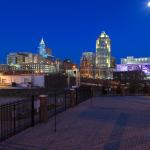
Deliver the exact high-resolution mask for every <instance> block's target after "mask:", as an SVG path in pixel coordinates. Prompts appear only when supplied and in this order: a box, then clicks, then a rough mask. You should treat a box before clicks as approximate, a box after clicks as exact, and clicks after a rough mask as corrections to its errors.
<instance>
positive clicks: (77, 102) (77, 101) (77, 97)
mask: <svg viewBox="0 0 150 150" xmlns="http://www.w3.org/2000/svg"><path fill="white" fill-rule="evenodd" d="M76 105H78V89H77V88H76Z"/></svg>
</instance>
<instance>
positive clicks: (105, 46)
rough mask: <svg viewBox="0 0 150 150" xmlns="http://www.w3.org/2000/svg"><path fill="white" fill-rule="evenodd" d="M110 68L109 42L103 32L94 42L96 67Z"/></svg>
mask: <svg viewBox="0 0 150 150" xmlns="http://www.w3.org/2000/svg"><path fill="white" fill-rule="evenodd" d="M110 66H111V40H110V38H109V36H108V35H107V34H106V33H105V32H104V31H103V32H102V33H101V35H100V36H99V38H98V39H97V41H96V67H98V68H110Z"/></svg>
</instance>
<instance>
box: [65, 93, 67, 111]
mask: <svg viewBox="0 0 150 150" xmlns="http://www.w3.org/2000/svg"><path fill="white" fill-rule="evenodd" d="M66 110H67V99H66V90H65V111H66Z"/></svg>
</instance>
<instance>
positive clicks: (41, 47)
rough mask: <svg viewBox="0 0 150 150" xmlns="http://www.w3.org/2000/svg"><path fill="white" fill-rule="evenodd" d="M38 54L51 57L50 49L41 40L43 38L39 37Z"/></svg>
mask: <svg viewBox="0 0 150 150" xmlns="http://www.w3.org/2000/svg"><path fill="white" fill-rule="evenodd" d="M38 49H39V54H40V56H42V57H43V58H52V57H53V56H52V49H50V48H48V47H46V44H45V42H44V40H43V38H42V39H41V42H40V44H39V47H38Z"/></svg>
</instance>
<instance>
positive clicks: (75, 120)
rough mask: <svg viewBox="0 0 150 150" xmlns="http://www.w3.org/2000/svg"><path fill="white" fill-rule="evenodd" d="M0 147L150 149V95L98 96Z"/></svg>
mask: <svg viewBox="0 0 150 150" xmlns="http://www.w3.org/2000/svg"><path fill="white" fill-rule="evenodd" d="M0 150H150V97H148V96H146V97H144V96H143V97H142V96H133V97H128V96H127V97H97V98H93V99H92V100H87V101H85V102H83V103H81V104H79V105H78V106H77V107H74V108H71V109H69V110H67V111H66V112H63V113H61V114H59V115H58V116H57V132H56V133H55V132H54V118H51V119H50V120H49V121H48V122H47V123H41V124H38V125H36V126H35V127H33V128H29V129H27V130H25V131H23V132H21V133H19V134H18V135H16V136H14V137H12V138H10V139H8V140H6V141H5V142H3V143H1V144H0Z"/></svg>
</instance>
